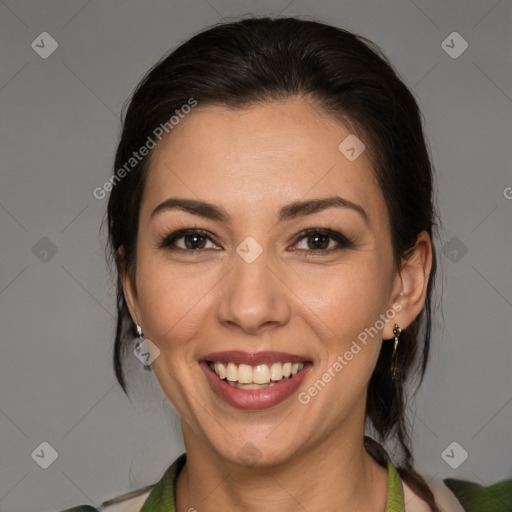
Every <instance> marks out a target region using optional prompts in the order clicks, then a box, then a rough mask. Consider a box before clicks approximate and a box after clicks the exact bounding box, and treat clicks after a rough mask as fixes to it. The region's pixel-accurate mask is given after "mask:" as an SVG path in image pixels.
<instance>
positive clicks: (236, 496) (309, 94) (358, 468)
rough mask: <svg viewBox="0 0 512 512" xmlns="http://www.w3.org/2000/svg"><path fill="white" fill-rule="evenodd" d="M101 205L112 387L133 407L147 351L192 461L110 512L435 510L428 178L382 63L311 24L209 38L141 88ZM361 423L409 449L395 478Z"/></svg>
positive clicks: (185, 49) (350, 38)
mask: <svg viewBox="0 0 512 512" xmlns="http://www.w3.org/2000/svg"><path fill="white" fill-rule="evenodd" d="M105 188H106V189H108V190H111V195H110V200H109V205H108V226H109V236H110V250H111V255H112V256H113V258H115V262H116V265H117V270H118V275H119V281H118V321H117V332H116V340H115V355H114V365H115V372H116V376H117V378H118V381H119V383H120V385H121V386H122V388H123V389H124V390H125V392H126V387H125V379H124V373H123V366H122V359H123V356H124V354H125V353H126V351H128V352H132V351H133V350H134V348H135V351H136V353H138V354H140V355H141V356H144V357H145V358H146V362H147V364H149V363H151V367H152V369H153V371H154V372H155V375H156V378H157V379H158V382H159V384H160V386H161V387H162V389H163V391H164V392H165V394H166V396H167V398H168V399H169V401H170V402H171V403H172V404H173V406H174V407H175V409H176V410H177V411H178V413H179V415H180V417H181V422H182V429H183V436H184V442H185V447H186V454H183V455H182V456H180V457H179V458H178V459H177V460H176V461H174V462H173V464H172V465H171V466H170V467H169V469H168V470H167V472H166V473H165V474H164V476H163V477H162V480H161V481H160V482H159V483H158V484H157V485H156V486H154V487H151V488H148V489H143V490H142V491H141V493H138V494H139V495H137V493H135V496H134V495H133V493H132V495H129V496H128V497H129V499H128V500H126V499H124V498H120V499H116V500H111V502H110V503H113V502H118V503H119V504H118V505H115V506H106V507H105V508H104V510H107V511H110V510H112V511H114V510H141V511H143V512H148V511H160V510H161V511H163V510H166V511H171V510H176V511H178V512H184V511H194V510H197V511H199V512H203V511H205V512H206V511H212V510H227V509H232V510H247V511H252V510H258V511H259V510H266V511H274V510H275V511H277V510H279V511H288V510H290V511H291V510H307V511H320V510H345V511H352V510H353V511H359V512H361V511H383V510H385V511H386V512H390V511H401V510H407V512H415V511H424V510H432V511H437V510H439V509H438V506H437V505H436V503H435V499H434V497H433V495H432V492H431V491H430V489H429V487H428V485H427V484H426V482H425V480H424V479H423V478H422V477H421V476H420V475H419V474H418V473H416V472H415V470H414V469H413V465H412V462H413V458H412V453H411V448H410V446H409V441H408V431H407V427H406V422H405V408H406V389H407V387H406V385H407V384H408V383H410V381H411V380H412V379H413V378H414V377H415V376H419V378H420V379H419V380H420V381H421V378H422V377H423V374H424V372H425V368H426V364H427V358H428V353H429V345H430V332H431V318H432V316H431V315H432V305H431V300H432V299H431V294H432V289H433V282H434V276H435V271H436V259H435V251H434V247H433V241H432V238H433V231H434V229H435V226H436V214H435V208H434V200H433V191H432V189H433V176H432V167H431V163H430V159H429V155H428V150H427V147H426V143H425V138H424V135H423V130H422V123H421V115H420V112H419V110H418V106H417V104H416V102H415V100H414V98H413V96H412V94H411V92H410V91H409V90H408V89H407V87H406V86H405V85H404V84H403V83H402V81H401V80H400V79H399V78H398V76H397V74H396V73H395V71H394V70H393V69H392V67H391V65H390V64H389V62H388V61H387V59H386V58H385V57H384V56H383V55H382V54H381V53H380V50H379V49H378V48H377V47H376V46H375V45H373V44H372V43H371V42H370V41H368V40H366V39H364V38H362V37H360V36H356V35H354V34H351V33H349V32H347V31H344V30H342V29H339V28H335V27H331V26H328V25H324V24H321V23H317V22H313V21H304V20H299V19H294V18H279V19H269V18H260V19H245V20H242V21H239V22H234V23H229V24H222V25H218V26H215V27H213V28H211V29H209V30H206V31H204V32H202V33H200V34H198V35H196V36H195V37H193V38H192V39H190V40H189V41H187V42H186V43H184V44H183V45H181V46H180V47H179V48H178V49H176V50H175V51H174V52H173V53H171V54H170V55H169V56H168V57H166V58H165V59H163V60H162V61H161V62H159V63H158V64H157V65H156V66H155V67H154V68H153V69H152V70H150V72H149V73H148V74H147V75H146V76H145V78H144V79H143V80H142V82H141V83H140V85H139V86H138V88H137V90H136V91H135V93H134V95H133V97H132V98H131V101H130V104H129V107H128V109H127V111H126V115H125V120H124V127H123V132H122V137H121V141H120V143H119V147H118V150H117V155H116V161H115V173H114V175H113V176H112V178H111V180H110V182H109V186H108V187H105ZM420 328H421V329H420ZM134 333H135V334H136V337H135V339H134ZM365 426H368V427H369V428H371V429H372V430H373V431H374V434H375V437H377V438H378V439H379V440H380V441H381V442H384V441H388V440H389V441H392V440H396V441H397V442H398V445H399V447H400V452H401V454H396V469H395V465H394V464H393V463H392V462H391V459H390V457H389V456H388V454H387V453H386V452H385V451H384V449H383V448H382V447H381V445H380V444H379V443H378V442H377V441H376V440H372V439H371V438H370V437H365ZM116 507H117V508H116ZM73 510H91V509H90V508H85V507H82V508H76V509H73ZM92 510H94V509H92Z"/></svg>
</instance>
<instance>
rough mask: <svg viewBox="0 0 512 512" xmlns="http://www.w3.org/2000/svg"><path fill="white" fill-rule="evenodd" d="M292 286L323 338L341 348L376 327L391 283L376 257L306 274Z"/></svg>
mask: <svg viewBox="0 0 512 512" xmlns="http://www.w3.org/2000/svg"><path fill="white" fill-rule="evenodd" d="M293 289H294V291H296V294H297V296H298V297H299V298H300V299H301V302H302V303H303V304H304V308H303V309H304V312H305V314H307V311H309V314H308V318H309V320H308V323H310V324H312V325H315V326H317V328H318V333H319V334H321V336H320V338H323V339H324V340H327V341H328V346H329V347H334V348H336V349H338V350H342V349H343V348H344V347H345V346H346V344H347V343H348V344H350V342H351V341H352V340H354V339H357V337H358V335H359V334H360V333H361V332H365V329H369V328H370V327H372V326H374V325H375V323H376V321H377V320H378V319H379V315H380V314H381V313H383V312H384V311H385V308H386V305H387V301H388V291H389V282H388V279H387V276H383V275H382V272H381V269H379V266H378V265H377V264H376V262H375V261H374V258H372V257H366V258H362V259H361V260H360V261H359V262H357V264H356V263H354V264H350V265H346V266H343V267H341V266H339V267H332V268H331V269H322V270H320V271H318V272H316V273H310V274H309V275H306V274H304V276H303V277H302V278H301V279H298V280H296V282H295V284H294V285H293ZM379 330H381V329H379ZM331 350H332V348H331Z"/></svg>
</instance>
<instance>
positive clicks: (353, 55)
mask: <svg viewBox="0 0 512 512" xmlns="http://www.w3.org/2000/svg"><path fill="white" fill-rule="evenodd" d="M291 97H302V98H305V99H307V100H308V101H309V102H310V103H311V104H313V105H314V106H315V107H316V108H318V111H319V112H321V113H322V114H324V115H326V116H328V117H330V118H334V119H336V120H338V121H340V122H341V123H343V124H344V125H345V126H347V127H348V128H350V129H351V130H352V131H353V133H356V134H357V136H358V137H359V138H361V139H362V140H364V141H365V145H366V147H367V151H368V154H369V156H370V159H371V162H372V166H373V170H374V172H375V176H376V178H377V181H378V183H379V186H380V188H381V191H382V194H383V197H384V199H385V202H386V205H387V209H388V212H389V218H390V232H391V242H392V247H393V255H394V260H395V267H396V269H397V270H400V268H401V265H402V264H403V262H404V260H406V259H407V258H408V256H409V255H410V252H411V250H412V249H413V248H414V246H415V243H416V241H417V237H418V235H419V233H420V232H421V231H426V232H427V233H428V234H429V235H430V237H431V239H433V235H434V231H435V230H436V229H437V214H436V208H435V202H434V194H433V188H434V176H433V169H432V164H431V161H430V157H429V151H428V147H427V143H426V140H425V136H424V133H423V126H422V116H421V113H420V111H419V108H418V105H417V103H416V100H415V99H414V97H413V95H412V93H411V91H410V90H409V89H408V87H407V86H406V85H405V84H404V83H403V81H402V80H401V79H400V78H399V76H398V74H397V73H396V71H395V70H394V69H393V67H392V65H391V64H390V63H389V61H388V60H387V58H386V57H385V56H384V55H383V53H382V51H381V50H380V48H379V47H378V46H377V45H375V44H374V43H373V42H371V41H369V40H368V39H366V38H364V37H362V36H359V35H356V34H353V33H351V32H348V31H346V30H343V29H341V28H337V27H333V26H329V25H326V24H323V23H320V22H317V21H310V20H304V19H298V18H291V17H290V18H285V17H283V18H275V19H273V18H268V17H264V18H255V17H251V18H244V19H242V20H239V21H233V22H229V23H222V24H218V25H215V26H213V27H211V28H208V29H206V30H204V31H202V32H200V33H198V34H197V35H195V36H194V37H192V38H191V39H189V40H188V41H186V42H185V43H183V44H182V45H181V46H179V47H178V48H177V49H176V50H174V51H173V52H172V53H170V54H169V55H167V56H165V57H164V58H162V60H161V61H160V62H158V63H157V64H156V65H155V66H154V67H153V68H152V69H150V70H149V71H148V72H147V74H146V75H145V76H144V77H143V79H142V80H141V82H140V84H139V85H138V87H137V88H136V90H135V92H134V93H133V95H132V97H131V99H130V102H129V105H128V108H127V109H126V111H125V112H124V122H123V129H122V134H121V139H120V142H119V145H118V148H117V153H116V157H115V164H114V170H117V169H120V168H122V167H123V165H125V164H126V162H127V161H129V159H130V158H131V157H132V154H133V152H134V151H136V150H137V149H138V148H140V147H141V146H143V145H144V144H145V142H146V140H147V138H148V137H149V136H151V134H152V133H153V132H154V130H155V128H157V127H158V126H161V125H162V124H165V123H167V122H168V121H169V119H170V118H171V117H172V116H173V115H175V112H176V111H177V110H178V111H179V110H180V108H181V107H182V106H183V105H185V104H187V102H189V100H190V98H194V99H195V100H196V101H197V104H198V105H199V107H200V106H201V105H207V104H218V105H224V106H227V107H230V108H244V107H248V106H250V105H252V104H257V103H259V102H269V101H282V100H286V99H288V98H291ZM340 142H341V141H340ZM150 156H151V152H150V154H148V155H147V156H146V157H144V158H142V159H141V161H140V162H138V163H137V165H136V166H134V167H133V170H132V171H131V172H129V173H127V174H126V176H125V177H123V179H122V180H120V181H119V182H118V183H117V184H116V185H115V186H114V187H113V188H112V191H111V194H110V198H109V203H108V209H107V217H108V235H109V240H108V247H107V257H108V260H109V263H110V264H111V265H112V263H113V262H115V263H116V264H117V266H118V270H119V265H123V266H124V268H125V269H126V271H127V272H128V273H129V275H130V276H132V279H134V278H135V266H136V258H135V255H136V251H135V249H136V243H137V230H138V220H139V210H140V204H141V199H142V194H143V190H144V184H145V180H146V176H147V173H148V170H149V165H148V163H149V158H150ZM432 243H433V242H432ZM121 246H123V248H124V255H123V257H122V258H121V256H120V255H119V253H117V250H118V249H119V247H121ZM432 258H433V261H432V269H431V273H430V278H429V283H428V288H427V296H426V300H425V305H424V308H423V310H422V312H421V314H420V315H419V316H418V317H417V318H416V319H415V320H414V322H413V323H412V324H411V325H409V326H407V328H406V329H404V330H403V332H402V333H401V335H400V346H399V350H398V358H397V365H398V367H399V369H400V372H401V379H400V380H398V381H395V380H392V379H391V376H390V365H391V356H392V348H393V347H392V344H390V343H383V345H382V350H381V352H380V355H379V358H378V362H377V365H376V368H375V371H374V373H373V375H372V377H371V380H370V383H369V389H368V398H367V418H368V420H369V422H371V424H372V425H373V427H374V428H375V430H376V432H377V433H378V435H379V436H380V438H381V440H382V441H386V440H387V439H389V438H395V439H396V440H397V441H398V443H399V445H400V446H401V448H402V451H403V460H402V463H401V464H402V465H401V466H400V467H399V472H400V475H401V476H402V478H403V479H404V480H405V481H406V482H407V483H408V484H409V485H410V486H411V488H412V489H413V490H414V491H415V492H416V493H417V494H418V495H419V496H420V497H421V498H423V499H424V500H425V501H427V502H428V503H429V504H430V506H431V508H432V510H433V511H438V508H437V506H436V504H435V501H434V498H433V495H432V493H431V491H430V489H429V487H428V485H427V484H426V482H425V481H424V479H423V478H422V477H421V476H420V475H419V474H417V473H416V472H415V471H414V469H413V457H412V453H411V449H410V447H409V443H410V441H409V433H408V432H409V431H408V427H407V422H406V414H405V411H406V398H407V388H406V386H405V384H406V383H407V382H408V381H412V380H413V378H414V377H416V378H417V382H418V385H419V384H421V381H422V379H423V375H424V373H425V368H426V365H427V360H428V355H429V348H430V339H431V330H432V313H433V297H432V292H433V284H434V280H435V275H436V269H437V260H436V253H435V246H434V243H433V254H432ZM112 266H114V265H112ZM118 277H119V276H118ZM133 339H134V325H133V322H132V320H131V318H130V315H129V312H128V308H127V305H126V302H125V298H124V294H123V290H122V286H121V282H120V280H119V279H118V282H117V327H116V334H115V344H114V356H113V363H114V370H115V374H116V377H117V380H118V382H119V384H120V385H121V387H122V388H123V390H124V391H125V393H127V389H126V382H125V375H124V371H123V360H124V357H125V356H126V353H127V349H128V347H129V346H130V343H131V342H132V341H133Z"/></svg>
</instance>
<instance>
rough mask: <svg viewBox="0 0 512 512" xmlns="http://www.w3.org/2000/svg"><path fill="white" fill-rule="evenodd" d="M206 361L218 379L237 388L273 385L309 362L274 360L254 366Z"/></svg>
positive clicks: (287, 377) (290, 376)
mask: <svg viewBox="0 0 512 512" xmlns="http://www.w3.org/2000/svg"><path fill="white" fill-rule="evenodd" d="M207 363H208V365H209V367H210V369H211V370H212V371H213V372H214V373H215V374H216V375H217V377H219V379H221V380H225V381H226V382H227V384H229V385H230V386H232V387H235V388H239V389H265V388H269V387H272V386H275V385H276V384H280V383H282V382H285V381H287V380H290V379H292V378H293V377H294V376H295V375H297V374H298V373H300V372H301V371H303V369H304V367H305V366H307V365H310V364H311V363H310V362H309V361H304V362H302V363H291V362H284V363H280V362H275V363H272V364H271V365H268V364H259V365H256V366H250V365H248V364H243V363H241V364H237V363H233V362H228V363H221V362H217V361H207Z"/></svg>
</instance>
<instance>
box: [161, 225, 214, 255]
mask: <svg viewBox="0 0 512 512" xmlns="http://www.w3.org/2000/svg"><path fill="white" fill-rule="evenodd" d="M208 242H210V243H211V244H212V246H213V247H207V244H208ZM158 247H159V248H160V249H164V248H165V249H168V250H171V251H172V250H182V251H200V250H204V249H211V248H215V247H216V246H215V244H213V242H212V241H211V238H210V236H209V235H208V233H207V232H206V231H202V230H197V229H191V230H190V229H189V230H180V231H176V232H175V233H171V234H169V235H166V236H164V237H163V239H162V241H161V242H160V243H159V245H158Z"/></svg>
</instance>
